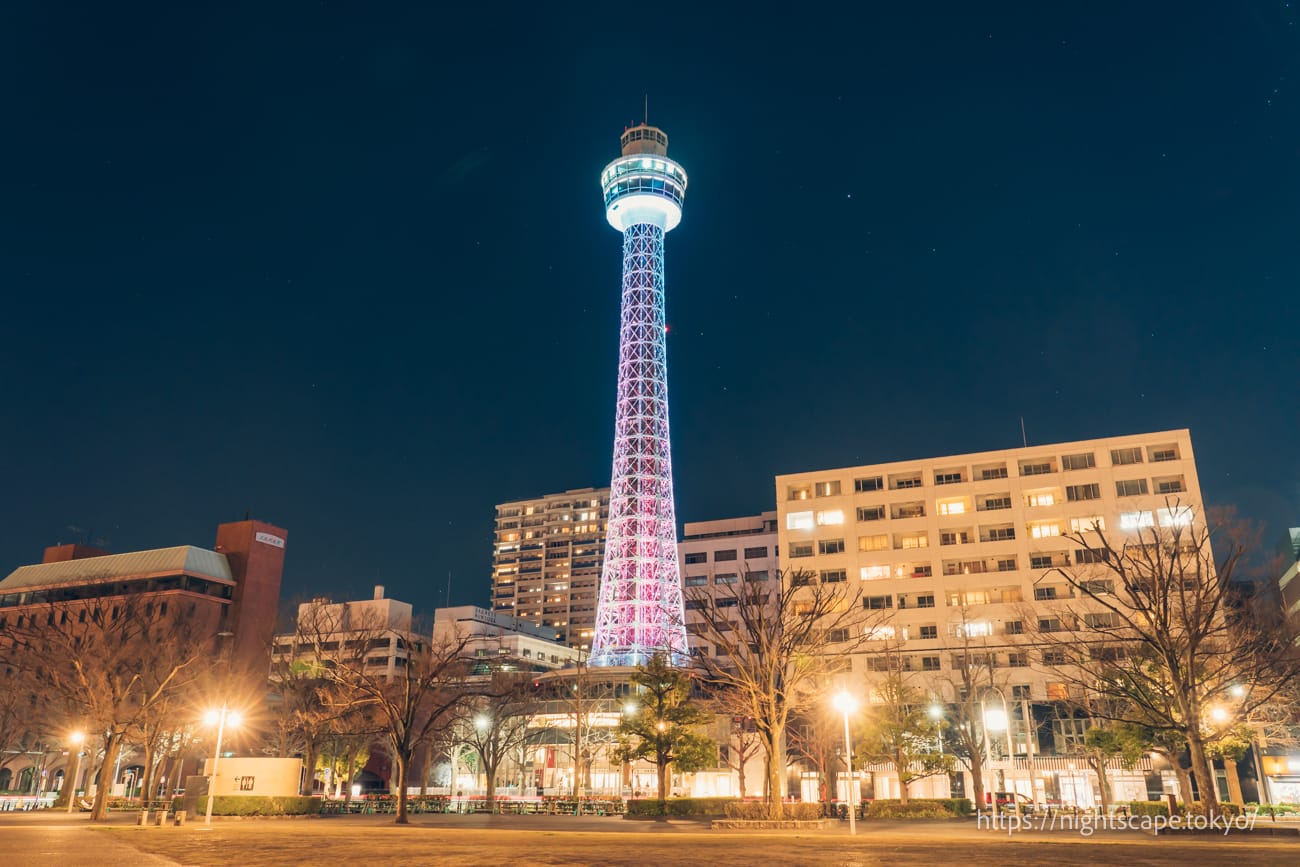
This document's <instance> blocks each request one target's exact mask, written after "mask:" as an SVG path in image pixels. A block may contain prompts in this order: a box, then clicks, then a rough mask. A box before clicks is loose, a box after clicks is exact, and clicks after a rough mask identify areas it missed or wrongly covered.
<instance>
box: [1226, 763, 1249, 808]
mask: <svg viewBox="0 0 1300 867" xmlns="http://www.w3.org/2000/svg"><path fill="white" fill-rule="evenodd" d="M1223 771H1224V773H1226V774H1227V775H1228V800H1229V801H1232V803H1234V804H1244V803H1246V799H1245V797H1244V796H1243V795H1242V794H1241V777H1239V776H1238V775H1237V760H1236V759H1234V758H1233V757H1232V756H1224V757H1223Z"/></svg>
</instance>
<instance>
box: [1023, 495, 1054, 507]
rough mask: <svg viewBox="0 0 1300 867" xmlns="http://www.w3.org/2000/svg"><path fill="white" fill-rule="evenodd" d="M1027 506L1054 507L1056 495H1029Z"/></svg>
mask: <svg viewBox="0 0 1300 867" xmlns="http://www.w3.org/2000/svg"><path fill="white" fill-rule="evenodd" d="M1029 505H1030V506H1054V505H1056V495H1055V494H1051V493H1047V494H1030V495H1029Z"/></svg>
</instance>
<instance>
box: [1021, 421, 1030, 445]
mask: <svg viewBox="0 0 1300 867" xmlns="http://www.w3.org/2000/svg"><path fill="white" fill-rule="evenodd" d="M1020 442H1021V443H1022V444H1023V445H1024V447H1025V448H1029V437H1027V436H1025V417H1024V416H1023V415H1022V416H1021V417H1020Z"/></svg>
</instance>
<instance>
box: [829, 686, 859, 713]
mask: <svg viewBox="0 0 1300 867" xmlns="http://www.w3.org/2000/svg"><path fill="white" fill-rule="evenodd" d="M832 701H833V703H834V705H835V709H836V710H837V711H839V712H840V713H853V712H854V711H855V710H857V709H858V700H857V699H856V698H854V697H853V696H851V695H849V694H848V693H847V692H845V691H844V690H840V691H839V692H837V693H835V698H834V699H833V700H832Z"/></svg>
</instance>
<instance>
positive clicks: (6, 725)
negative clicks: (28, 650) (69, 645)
mask: <svg viewBox="0 0 1300 867" xmlns="http://www.w3.org/2000/svg"><path fill="white" fill-rule="evenodd" d="M0 640H2V639H0ZM0 652H2V651H0ZM2 667H3V671H4V678H3V681H4V688H3V689H0V770H3V769H4V768H5V766H7V765H8V764H10V763H11V762H13V761H14V760H15V759H16V758H18V756H20V755H22V754H23V753H25V752H27V750H29V749H30V748H31V747H32V745H33V744H34V743H35V742H36V741H37V740H38V739H39V738H40V734H41V732H42V730H43V729H44V728H45V727H46V723H45V720H44V718H45V717H46V716H47V714H46V709H47V706H46V703H45V702H42V701H40V700H39V692H38V690H39V687H38V685H37V682H36V680H35V678H34V675H33V672H32V671H30V670H28V669H25V668H18V667H15V666H14V665H12V664H9V665H4V666H2Z"/></svg>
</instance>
